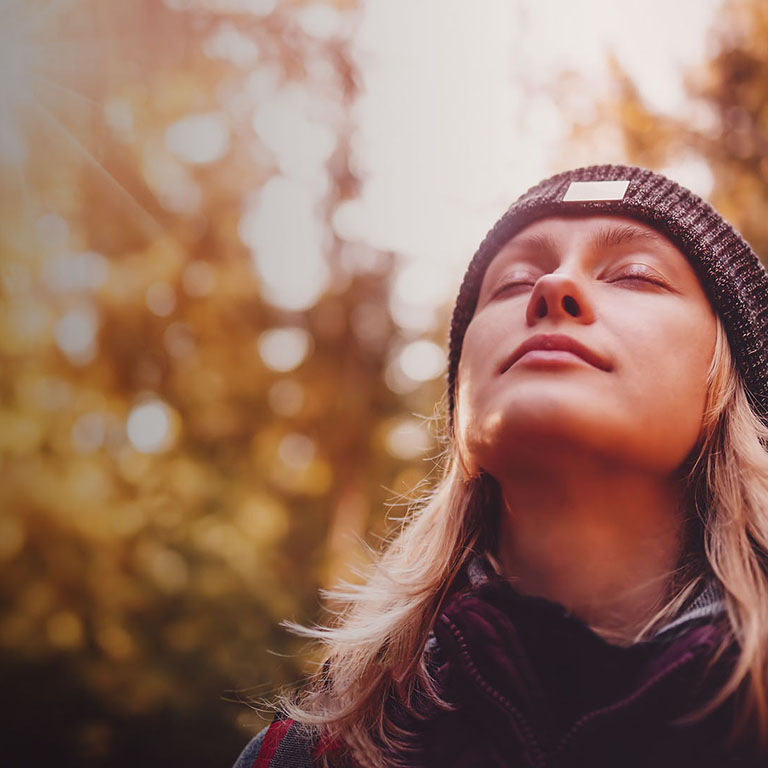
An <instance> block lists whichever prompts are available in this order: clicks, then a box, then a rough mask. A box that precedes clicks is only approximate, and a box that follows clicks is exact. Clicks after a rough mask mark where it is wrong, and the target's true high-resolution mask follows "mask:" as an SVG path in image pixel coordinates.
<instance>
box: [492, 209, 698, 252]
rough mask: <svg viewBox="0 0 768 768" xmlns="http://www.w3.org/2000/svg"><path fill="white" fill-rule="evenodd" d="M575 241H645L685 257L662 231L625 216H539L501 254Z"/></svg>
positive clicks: (608, 244) (605, 244)
mask: <svg viewBox="0 0 768 768" xmlns="http://www.w3.org/2000/svg"><path fill="white" fill-rule="evenodd" d="M572 244H583V245H588V246H589V247H590V249H591V250H605V249H608V248H613V247H619V246H622V245H639V244H642V245H644V246H646V247H648V248H652V249H655V250H658V251H661V252H668V253H670V254H675V255H679V256H680V257H681V258H683V259H685V257H684V256H683V254H682V253H681V252H680V251H679V250H678V248H677V247H676V246H675V245H674V244H673V243H672V242H671V241H670V240H669V239H668V238H667V237H665V236H664V235H663V234H662V233H661V232H659V231H658V230H656V229H654V228H653V227H650V226H649V225H647V224H645V223H643V222H641V221H637V220H635V219H631V218H627V217H623V216H550V217H547V218H543V219H539V220H538V221H534V222H533V223H531V224H529V225H528V226H527V227H525V228H524V229H522V230H521V231H520V232H518V233H517V234H516V235H514V236H513V237H512V238H510V239H509V240H508V241H507V242H506V243H505V244H504V246H502V248H501V249H500V250H499V254H498V255H501V254H502V253H507V252H510V251H512V252H516V251H520V250H523V249H526V248H528V249H530V248H535V249H537V250H539V251H549V250H559V249H560V248H562V247H564V246H565V245H568V246H570V245H572Z"/></svg>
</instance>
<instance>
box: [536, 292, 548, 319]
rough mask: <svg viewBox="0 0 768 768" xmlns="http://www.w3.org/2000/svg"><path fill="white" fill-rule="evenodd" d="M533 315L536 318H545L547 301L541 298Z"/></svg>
mask: <svg viewBox="0 0 768 768" xmlns="http://www.w3.org/2000/svg"><path fill="white" fill-rule="evenodd" d="M534 314H535V315H536V317H546V316H547V300H546V299H545V298H544V297H543V296H542V297H541V298H540V299H539V301H538V303H537V304H536V309H535V311H534Z"/></svg>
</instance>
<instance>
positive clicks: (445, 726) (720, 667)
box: [237, 568, 768, 768]
mask: <svg viewBox="0 0 768 768" xmlns="http://www.w3.org/2000/svg"><path fill="white" fill-rule="evenodd" d="M472 582H473V583H472V585H471V587H470V588H469V589H467V590H465V591H464V592H462V593H460V594H457V595H455V596H454V597H453V598H452V599H451V600H450V601H449V602H448V603H447V604H446V605H445V607H444V608H443V610H442V611H441V613H440V614H439V616H438V619H437V621H436V623H435V627H434V635H435V640H434V641H432V642H431V643H430V644H428V647H427V653H428V654H429V655H430V659H429V661H430V666H431V668H432V669H433V670H434V675H435V677H436V679H437V681H438V683H439V685H440V687H441V689H442V691H443V693H444V697H445V698H446V699H447V700H448V701H449V702H451V703H452V704H453V705H454V709H453V710H452V711H448V712H446V711H434V712H431V713H428V716H427V718H426V719H425V720H423V721H421V720H411V721H410V722H407V721H406V722H404V723H403V725H404V726H405V727H407V728H409V729H410V730H413V731H414V732H415V733H416V740H415V743H414V751H413V752H411V753H409V754H408V755H404V756H401V759H402V761H403V764H404V765H412V766H423V768H438V766H440V768H445V767H446V766H452V767H453V768H481V766H482V768H501V767H502V766H503V767H504V768H516V767H518V766H519V767H520V768H581V766H585V767H586V766H589V767H590V768H603V767H605V768H672V767H673V766H674V768H682V767H683V766H685V767H686V768H687V766H695V767H696V768H724V767H725V766H740V767H741V768H753V767H754V768H757V766H768V755H766V754H765V753H763V754H762V755H759V754H758V753H757V751H756V750H755V749H754V748H751V747H749V746H748V743H747V742H746V740H744V739H742V740H741V742H740V743H739V744H738V746H734V745H730V744H729V743H728V735H729V732H730V729H731V725H732V705H731V704H730V703H729V704H726V705H724V706H721V707H720V708H719V709H718V710H716V711H715V713H714V714H712V715H709V716H708V717H706V718H705V719H704V720H701V721H697V722H693V723H690V722H689V723H681V722H680V719H681V718H683V717H684V716H685V715H687V714H690V713H691V711H692V710H694V709H695V708H696V707H697V706H701V705H702V704H704V703H705V702H707V701H708V700H709V699H710V698H711V697H712V696H713V694H714V693H715V692H716V690H717V689H718V686H719V685H720V684H722V682H723V680H724V679H725V677H726V675H727V670H728V663H729V660H728V659H727V658H726V657H723V658H722V659H721V660H720V662H719V663H718V664H715V665H714V667H712V668H710V667H711V665H710V662H711V661H712V659H713V657H714V655H715V651H716V649H717V648H718V646H719V644H720V641H721V636H722V635H721V632H722V630H721V628H720V626H721V621H722V603H721V602H720V601H719V600H718V599H717V594H716V593H715V592H712V590H710V591H708V592H706V593H705V594H702V595H700V596H699V598H698V599H697V601H694V603H692V604H691V605H690V606H689V607H688V610H686V611H685V612H684V614H683V615H682V616H681V617H679V618H678V619H677V620H676V621H675V622H673V623H672V624H670V625H668V626H667V627H665V628H664V630H662V631H661V632H659V633H657V635H656V636H655V637H654V638H653V639H652V640H650V641H647V642H643V643H638V644H636V645H633V646H630V647H619V646H615V645H611V644H609V643H607V642H605V641H604V640H602V639H601V638H600V637H599V636H597V635H596V634H595V633H594V632H592V631H591V630H590V629H588V628H587V627H586V626H584V624H582V623H581V622H580V621H579V620H577V619H576V618H574V617H572V616H570V615H568V613H567V612H566V611H565V609H564V608H562V606H559V605H557V604H554V603H551V602H548V601H546V600H542V599H538V598H531V597H523V596H521V595H519V594H518V593H517V592H516V591H515V590H514V588H513V587H512V585H511V584H510V583H509V582H508V581H507V580H504V579H501V578H499V577H495V576H490V577H486V576H483V575H481V576H480V577H478V575H477V569H476V568H475V574H474V576H473V578H472ZM282 728H283V731H284V732H285V733H287V734H289V736H288V737H287V739H286V740H284V742H283V744H282V745H279V746H282V747H283V751H285V750H286V749H287V748H290V749H289V751H290V752H291V754H295V752H294V751H293V750H294V749H295V748H296V745H297V744H304V746H303V750H304V752H303V754H305V755H306V757H307V760H306V761H304V762H281V761H280V760H277V759H274V758H272V759H270V760H269V761H265V762H259V763H258V768H261V766H262V765H263V766H264V767H265V768H266V766H270V768H279V767H280V766H283V765H291V766H298V765H302V766H310V765H311V764H312V761H311V760H310V759H309V755H310V752H311V749H312V748H313V746H314V743H312V742H311V740H308V739H306V737H304V736H303V735H302V731H301V729H300V728H298V727H294V728H293V729H291V728H290V726H289V727H286V725H285V724H283V726H282ZM291 732H292V734H293V735H292V737H291V736H290V733H291ZM267 736H268V737H269V734H267ZM291 738H292V739H293V742H292V743H291ZM256 751H257V752H258V750H256ZM278 753H279V747H278V748H277V749H275V757H277V756H278ZM252 754H253V753H252ZM254 756H255V755H254ZM262 757H264V755H262ZM293 759H294V761H295V759H296V758H293ZM252 763H253V760H251V761H250V762H247V761H246V762H242V763H238V764H237V768H251V764H252Z"/></svg>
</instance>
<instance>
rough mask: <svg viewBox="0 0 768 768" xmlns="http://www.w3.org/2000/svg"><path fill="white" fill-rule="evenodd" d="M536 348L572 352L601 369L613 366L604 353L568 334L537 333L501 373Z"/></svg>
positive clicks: (506, 364)
mask: <svg viewBox="0 0 768 768" xmlns="http://www.w3.org/2000/svg"><path fill="white" fill-rule="evenodd" d="M536 350H540V351H544V352H570V353H571V354H574V355H576V356H577V357H580V358H581V359H582V360H584V361H585V362H587V363H589V364H590V365H591V366H594V367H595V368H599V369H600V370H601V371H610V370H612V368H613V366H612V365H611V364H610V363H609V362H608V361H607V360H606V359H605V358H604V357H603V356H602V355H599V354H598V353H597V352H595V351H594V350H592V349H590V348H589V347H587V346H585V345H584V344H582V343H581V342H580V341H576V339H574V338H571V337H570V336H566V335H565V334H564V333H537V334H536V335H535V336H531V337H530V338H529V339H526V340H525V341H524V342H523V343H522V344H520V346H518V347H517V349H515V351H514V352H513V353H512V355H511V356H510V357H509V358H507V359H506V360H505V362H504V365H503V366H502V368H501V370H500V373H504V372H505V371H507V370H509V369H510V368H511V367H512V366H513V365H514V364H515V363H516V362H517V361H518V360H519V359H520V358H521V357H522V356H523V355H525V354H526V353H527V352H533V351H536Z"/></svg>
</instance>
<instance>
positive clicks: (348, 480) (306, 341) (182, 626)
mask: <svg viewBox="0 0 768 768" xmlns="http://www.w3.org/2000/svg"><path fill="white" fill-rule="evenodd" d="M273 6H274V7H273ZM318 8H319V7H318V6H317V4H313V5H312V6H307V7H304V6H303V5H302V4H301V3H299V2H285V3H282V4H280V5H277V6H275V4H274V3H269V2H237V1H235V0H226V1H222V2H194V0H191V1H190V2H181V1H179V2H172V1H171V0H168V2H166V3H165V4H161V3H160V2H155V0H132V2H130V3H100V2H96V0H78V2H75V3H70V4H69V5H68V7H67V8H66V9H65V8H64V7H63V6H62V5H61V4H58V3H55V2H52V1H51V2H47V3H46V2H36V3H29V4H21V3H18V4H15V5H8V7H7V8H5V9H4V11H3V13H4V14H5V15H4V19H3V22H4V23H3V26H4V28H5V29H6V31H7V34H8V37H7V39H4V43H5V50H6V51H10V50H11V49H10V47H9V46H12V45H16V46H17V48H18V50H16V51H15V53H16V56H17V58H16V62H17V63H18V62H22V63H23V62H26V64H27V70H26V71H24V70H23V69H21V68H19V74H18V78H19V82H18V83H17V85H18V89H15V88H14V87H13V86H12V84H8V83H6V84H5V85H4V86H3V88H4V91H3V92H2V95H3V97H4V99H5V101H6V104H10V106H11V107H12V109H10V110H9V111H8V112H7V113H5V117H2V116H0V121H2V120H5V123H1V124H0V157H1V158H2V163H3V167H4V170H3V173H2V179H1V180H0V231H2V299H1V301H2V305H1V307H0V325H1V326H2V331H1V332H0V358H1V360H2V363H1V365H2V374H0V375H1V376H2V379H1V380H0V393H1V398H2V399H1V400H0V450H1V451H2V472H3V483H2V486H0V494H2V517H0V573H1V574H2V581H1V584H2V586H0V605H1V606H2V615H1V616H0V648H1V649H2V652H3V662H2V664H0V670H2V672H1V674H2V679H3V681H4V690H5V691H6V700H7V701H9V702H13V704H12V705H11V708H12V710H13V711H12V712H10V713H8V716H7V719H6V728H7V731H8V732H10V733H13V734H14V736H13V739H12V740H11V741H10V743H9V747H8V750H10V752H9V751H6V760H7V761H9V763H12V764H22V763H27V764H35V765H37V764H43V762H44V761H52V760H53V759H55V760H56V763H57V765H110V766H119V765H128V764H131V765H136V764H141V765H159V764H167V763H168V762H179V763H180V762H183V763H184V764H185V765H190V766H191V765H210V764H214V763H222V762H223V763H224V764H228V762H231V761H232V760H233V758H234V756H235V755H236V754H237V752H238V751H239V749H240V748H241V746H242V744H243V743H244V742H245V740H246V736H247V735H246V733H245V731H241V730H239V729H236V728H235V719H236V716H239V717H240V721H241V724H245V725H246V726H247V727H248V729H249V730H253V729H254V728H255V727H257V726H258V725H259V723H260V722H261V720H260V717H259V715H258V714H253V713H250V714H248V713H247V712H246V711H245V708H244V707H242V706H239V707H238V706H236V705H235V704H234V703H226V702H225V701H224V699H225V698H229V699H230V700H236V699H246V698H254V699H260V698H262V697H269V695H270V694H271V693H272V692H274V691H275V689H276V688H278V687H279V686H281V685H284V684H289V683H291V682H293V681H295V680H296V679H297V678H298V677H299V676H300V675H301V674H302V673H303V671H304V670H305V667H306V664H305V662H304V661H303V658H302V656H301V653H302V651H303V648H302V646H301V645H299V644H297V642H296V641H294V640H292V639H291V637H290V636H289V635H288V634H287V633H286V632H284V631H283V630H281V629H280V628H279V626H278V622H279V621H281V620H283V619H286V618H289V619H296V620H300V621H311V620H313V619H314V618H316V617H317V615H318V610H319V609H318V600H317V589H318V587H319V586H322V585H326V584H328V583H329V582H330V581H334V580H335V579H336V578H337V577H338V576H339V575H349V574H348V571H347V570H345V568H346V566H343V565H342V564H344V563H355V562H357V563H360V562H362V561H363V560H364V554H363V549H362V548H361V545H360V542H359V541H358V538H357V537H359V538H362V537H363V535H364V533H365V531H366V530H368V529H369V528H370V527H372V528H373V529H374V530H378V531H379V533H381V532H383V530H384V511H385V509H386V507H385V502H386V501H387V500H388V499H390V498H391V497H392V494H393V491H394V492H403V491H405V490H407V489H408V488H410V487H412V486H413V485H415V484H416V483H417V482H418V481H419V480H420V479H421V478H422V477H423V476H424V475H425V474H426V472H427V471H428V470H429V469H430V466H431V465H430V464H428V463H427V464H425V463H424V462H423V460H422V457H423V455H425V452H429V451H434V446H433V445H432V443H431V442H430V440H429V439H428V438H425V437H424V434H423V430H422V431H421V432H420V431H419V430H420V429H421V428H420V427H413V426H412V425H411V413H413V412H424V411H425V410H426V411H427V412H429V411H430V410H431V403H433V402H434V401H435V399H436V397H437V396H439V393H440V390H441V384H440V382H439V380H434V381H427V382H426V383H424V384H422V383H421V382H419V381H414V382H411V386H410V387H408V386H406V387H405V389H408V390H409V391H408V392H405V391H404V389H403V387H401V389H400V391H399V393H396V392H394V391H393V390H392V389H391V388H390V387H389V386H388V385H387V384H386V382H385V375H384V374H385V368H386V366H387V365H390V363H388V361H389V360H395V359H396V355H397V352H398V350H399V349H400V348H401V347H402V346H403V344H405V343H406V342H407V341H409V340H411V339H410V338H409V337H408V335H407V333H406V332H404V331H402V329H399V328H398V327H397V326H396V325H395V323H394V322H393V320H392V318H391V316H390V312H389V305H388V291H389V283H390V279H391V271H392V265H393V261H394V258H395V257H394V256H393V255H392V254H382V253H376V252H374V251H372V250H371V249H370V248H367V247H366V246H365V245H363V244H356V243H345V242H343V241H342V240H341V239H340V238H339V237H338V236H336V235H335V233H334V231H333V227H332V224H331V222H332V217H333V213H334V211H335V210H336V208H337V207H338V206H339V205H340V204H342V203H343V201H344V200H345V199H348V198H349V197H350V196H353V195H354V194H356V190H357V186H358V180H357V179H356V177H355V176H354V174H353V173H352V171H351V170H350V158H349V137H350V132H351V130H352V127H353V126H352V124H351V118H350V116H349V110H350V106H351V104H352V102H353V100H354V98H355V95H356V88H357V86H356V75H355V72H354V69H353V67H352V64H351V61H350V56H349V52H348V34H347V33H344V32H343V30H344V29H345V28H346V27H345V25H347V26H348V25H349V23H350V19H351V20H352V21H353V20H354V10H355V9H354V8H353V7H351V5H350V4H349V3H345V2H342V1H341V0H339V2H337V3H335V5H334V4H330V5H327V9H326V10H328V11H329V15H328V14H327V15H326V16H322V12H323V8H322V7H320V8H319V10H318ZM318 13H319V14H320V16H319V17H318ZM311 14H315V15H314V16H312V15H311ZM308 19H309V21H308ZM318 19H319V22H323V19H325V22H324V23H325V25H326V27H327V26H329V24H330V25H331V32H330V33H329V34H327V35H325V36H324V35H323V34H322V30H323V26H322V24H319V27H318V23H319V22H318ZM313 20H314V25H313V24H311V23H310V22H312V21H313ZM334 20H335V21H334ZM332 23H335V24H336V25H337V26H336V27H333V26H332ZM318 29H319V30H320V31H319V32H318V31H317V30H318ZM334 29H335V30H337V31H333V30H334ZM308 30H309V31H308ZM338 30H342V31H341V32H339V31H338ZM11 33H12V34H13V35H14V36H15V38H14V39H12V38H11V36H10V35H11ZM41 51H42V55H41ZM8 55H9V56H10V55H11V54H10V53H9V54H8ZM22 76H24V77H26V78H27V79H26V80H25V81H24V82H22V81H21V79H22ZM6 79H7V78H6ZM9 82H10V81H9ZM297 87H298V88H300V89H304V90H303V91H301V90H300V91H299V92H300V93H304V94H309V97H315V96H316V97H317V98H318V99H319V100H320V101H321V102H322V103H324V104H325V105H326V106H327V107H328V109H327V110H326V112H325V113H323V115H322V116H321V118H318V120H319V122H320V123H323V121H325V128H326V132H327V131H328V130H330V131H331V134H332V136H333V147H332V151H331V152H330V154H329V156H328V158H327V160H325V161H324V162H323V163H321V164H320V173H321V177H323V178H324V185H321V190H322V193H321V194H320V195H319V197H318V201H317V205H318V210H319V212H320V214H319V215H320V217H321V225H322V232H323V233H324V235H323V238H324V239H323V253H324V257H325V259H326V262H327V264H328V267H329V269H330V272H329V277H328V278H327V280H326V283H325V284H324V290H322V291H320V292H319V294H320V295H319V296H318V297H317V300H316V301H313V302H312V303H311V305H310V306H307V307H306V309H305V310H304V311H297V310H295V309H291V308H286V307H285V306H283V307H281V306H280V305H279V304H275V303H274V302H272V303H270V301H267V300H265V297H267V296H268V295H269V292H268V288H269V286H268V285H267V282H268V276H265V274H266V272H268V271H269V267H270V265H269V264H267V265H264V264H262V265H261V267H260V268H258V267H259V264H258V260H257V259H256V256H257V254H255V253H254V247H253V246H252V244H251V243H249V238H248V236H247V235H244V233H243V232H244V228H245V226H246V225H245V224H244V222H247V221H248V216H249V215H253V212H254V211H256V210H258V207H259V204H260V198H259V195H260V194H261V193H262V192H263V190H264V189H265V187H266V185H267V184H268V183H269V182H270V180H272V179H274V178H276V177H281V173H282V170H283V169H281V168H280V166H279V162H278V161H277V160H276V158H275V153H274V152H273V151H271V149H270V147H269V146H268V145H267V143H266V142H265V140H264V138H263V137H262V135H261V134H259V132H258V131H257V130H255V129H254V126H255V125H256V117H255V115H256V113H257V112H258V109H259V107H260V104H261V102H262V101H263V100H264V98H265V97H266V96H267V95H268V94H270V93H280V92H281V91H282V90H289V89H291V88H297ZM21 90H23V98H21V97H18V98H17V96H18V92H19V91H21ZM309 97H308V98H309ZM188 118H194V119H198V118H201V119H202V122H200V121H198V122H197V123H194V122H192V123H190V122H188V121H187V122H185V120H188ZM179 126H182V127H181V128H179ZM273 127H274V126H273ZM321 127H322V125H321ZM293 128H294V126H293V125H292V124H291V123H289V122H286V123H284V124H283V123H279V122H278V124H277V126H276V130H277V131H278V133H285V134H288V135H289V137H290V132H291V130H293ZM196 129H197V130H198V133H195V130H196ZM185 131H186V133H185ZM206 131H207V133H206ZM262 133H267V131H266V129H265V130H264V131H262ZM190 136H191V138H190ZM278 139H279V137H278ZM302 149H303V148H302V146H296V148H295V150H296V153H299V154H300V153H301V152H302ZM278 225H280V226H283V229H280V226H278ZM278 225H276V226H277V227H278V229H277V236H276V239H277V242H278V247H277V250H276V254H275V253H273V254H272V255H271V256H270V258H272V259H276V258H277V259H282V258H283V257H284V258H285V259H286V261H290V256H291V254H289V253H285V254H281V253H280V250H279V242H280V238H281V236H285V237H286V239H287V238H288V235H289V234H290V232H288V229H289V228H290V227H291V226H294V227H300V226H301V222H300V221H299V220H298V219H297V221H296V222H291V221H286V222H283V223H282V224H280V223H279V222H278ZM256 234H257V235H258V234H259V233H256ZM291 270H292V271H289V272H290V273H289V275H288V276H289V277H290V278H292V279H293V280H295V281H296V282H300V281H302V280H306V276H304V275H302V273H301V262H299V263H298V265H294V266H292V267H291ZM275 329H279V330H280V331H282V332H283V335H282V336H280V335H279V334H278V335H277V336H275V335H273V336H271V337H270V336H269V332H270V331H274V330H275ZM436 333H437V338H438V339H440V334H441V331H437V332H436ZM401 378H402V377H401ZM403 425H405V427H404V426H403ZM409 427H412V428H413V429H415V430H416V431H415V432H414V433H413V434H415V435H416V436H417V437H418V436H419V435H420V436H421V437H420V438H419V439H420V440H421V443H422V444H421V445H420V444H419V441H418V440H417V441H416V444H415V445H416V447H415V450H414V448H413V441H411V445H410V447H409V445H408V441H406V444H405V447H403V441H402V439H401V440H400V443H399V444H400V449H399V451H398V449H397V446H396V447H395V449H394V450H393V449H392V434H395V437H397V434H400V433H398V432H397V430H400V431H401V432H402V430H403V428H405V429H406V434H407V428H409ZM393 430H394V433H393ZM401 438H402V435H401ZM15 750H17V751H15Z"/></svg>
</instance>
